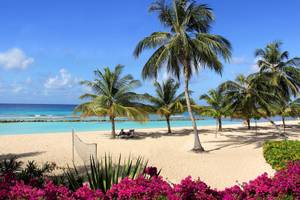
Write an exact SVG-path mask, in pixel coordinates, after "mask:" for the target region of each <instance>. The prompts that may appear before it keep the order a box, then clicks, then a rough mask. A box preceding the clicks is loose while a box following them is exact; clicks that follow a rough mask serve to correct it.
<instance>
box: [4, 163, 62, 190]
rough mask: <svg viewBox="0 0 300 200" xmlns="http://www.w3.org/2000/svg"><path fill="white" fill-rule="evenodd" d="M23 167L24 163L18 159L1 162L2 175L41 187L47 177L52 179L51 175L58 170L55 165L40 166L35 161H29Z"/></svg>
mask: <svg viewBox="0 0 300 200" xmlns="http://www.w3.org/2000/svg"><path fill="white" fill-rule="evenodd" d="M22 165H23V163H22V162H21V161H17V159H16V158H10V159H4V160H2V161H0V175H3V174H11V175H13V176H15V177H16V178H17V179H18V180H22V181H24V183H25V184H28V183H30V184H32V185H35V186H41V185H42V184H43V183H44V180H45V177H48V178H51V177H50V176H49V175H50V173H51V172H52V171H53V170H55V168H56V165H55V164H54V163H48V162H46V163H45V164H43V165H42V166H39V165H38V164H37V163H36V162H35V161H28V163H27V164H26V166H25V167H22ZM56 179H57V177H56ZM57 180H58V179H57Z"/></svg>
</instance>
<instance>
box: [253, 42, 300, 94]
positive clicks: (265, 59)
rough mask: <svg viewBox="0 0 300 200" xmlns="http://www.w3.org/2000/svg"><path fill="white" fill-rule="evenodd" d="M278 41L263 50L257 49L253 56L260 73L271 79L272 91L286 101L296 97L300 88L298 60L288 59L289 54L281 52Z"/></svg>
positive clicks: (299, 59) (299, 63)
mask: <svg viewBox="0 0 300 200" xmlns="http://www.w3.org/2000/svg"><path fill="white" fill-rule="evenodd" d="M281 45H282V43H281V42H279V41H275V42H272V43H270V44H268V45H267V46H266V47H265V48H264V49H257V50H256V51H255V56H256V57H257V58H258V61H257V65H258V66H259V68H260V73H261V74H264V75H265V76H266V77H272V79H273V81H272V82H270V83H272V84H273V86H275V87H274V89H275V90H276V91H277V93H280V94H281V95H282V97H283V98H285V99H286V100H288V99H289V98H290V96H291V95H293V96H296V95H297V94H298V93H299V87H300V69H299V67H300V58H297V57H294V58H292V59H289V53H288V52H287V51H282V50H281V48H280V47H281Z"/></svg>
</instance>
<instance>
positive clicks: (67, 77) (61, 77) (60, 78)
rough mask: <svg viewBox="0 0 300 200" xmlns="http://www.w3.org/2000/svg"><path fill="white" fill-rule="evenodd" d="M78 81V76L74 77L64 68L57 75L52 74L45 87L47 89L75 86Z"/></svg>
mask: <svg viewBox="0 0 300 200" xmlns="http://www.w3.org/2000/svg"><path fill="white" fill-rule="evenodd" d="M78 82H79V79H78V78H76V77H73V76H72V75H71V74H70V73H69V72H68V71H67V70H66V69H64V68H62V69H60V70H59V73H58V74H57V75H55V76H51V77H49V78H48V79H47V80H46V81H45V83H44V87H45V88H46V89H65V88H71V87H73V86H74V85H75V84H78Z"/></svg>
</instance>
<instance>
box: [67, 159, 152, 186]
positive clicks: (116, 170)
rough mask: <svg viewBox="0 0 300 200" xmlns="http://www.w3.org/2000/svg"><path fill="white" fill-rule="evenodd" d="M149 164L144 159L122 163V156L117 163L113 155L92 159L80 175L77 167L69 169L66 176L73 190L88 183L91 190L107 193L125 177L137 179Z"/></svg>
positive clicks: (126, 160)
mask: <svg viewBox="0 0 300 200" xmlns="http://www.w3.org/2000/svg"><path fill="white" fill-rule="evenodd" d="M147 164H148V162H147V161H144V159H143V158H142V157H138V158H137V159H135V160H133V159H132V158H130V157H129V158H128V159H124V160H123V161H122V157H121V155H120V156H119V158H118V161H117V162H116V163H115V162H114V161H113V158H112V156H111V155H106V154H105V156H104V157H103V158H102V159H100V160H97V159H94V158H93V157H91V158H90V164H89V166H85V168H84V172H83V173H80V171H79V170H78V169H77V168H76V167H75V166H74V169H71V168H70V167H68V168H67V170H66V171H65V176H66V179H67V183H68V185H69V188H70V189H71V190H76V189H78V188H80V187H81V186H82V185H83V183H84V182H88V183H89V186H90V188H91V189H93V190H97V189H100V190H101V191H103V192H106V191H107V190H109V189H110V188H111V187H112V185H114V184H117V183H119V181H120V180H122V179H124V178H125V177H128V178H130V179H135V178H137V177H138V176H139V175H141V174H144V172H145V169H146V167H147Z"/></svg>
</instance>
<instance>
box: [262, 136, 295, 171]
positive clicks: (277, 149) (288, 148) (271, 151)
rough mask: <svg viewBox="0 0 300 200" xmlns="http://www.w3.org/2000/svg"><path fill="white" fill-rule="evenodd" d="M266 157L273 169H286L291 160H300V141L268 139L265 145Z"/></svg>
mask: <svg viewBox="0 0 300 200" xmlns="http://www.w3.org/2000/svg"><path fill="white" fill-rule="evenodd" d="M263 152H264V157H265V159H266V161H267V163H269V164H270V165H271V166H272V168H273V169H275V170H281V169H284V168H285V167H286V166H287V164H288V163H289V162H291V161H297V160H300V141H297V140H283V141H268V142H265V143H264V146H263Z"/></svg>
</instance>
